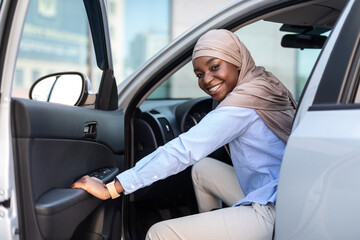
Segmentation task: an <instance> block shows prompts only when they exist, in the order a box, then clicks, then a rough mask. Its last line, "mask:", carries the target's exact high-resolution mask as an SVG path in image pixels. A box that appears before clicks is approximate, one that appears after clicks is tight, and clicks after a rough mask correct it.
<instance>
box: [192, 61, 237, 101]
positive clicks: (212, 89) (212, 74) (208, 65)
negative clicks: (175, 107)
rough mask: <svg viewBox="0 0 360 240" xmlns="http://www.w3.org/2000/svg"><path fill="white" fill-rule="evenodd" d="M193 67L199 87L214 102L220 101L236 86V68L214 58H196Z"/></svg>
mask: <svg viewBox="0 0 360 240" xmlns="http://www.w3.org/2000/svg"><path fill="white" fill-rule="evenodd" d="M193 67H194V72H195V75H196V77H197V78H198V84H199V87H200V88H201V89H202V90H203V91H204V92H206V93H207V94H209V95H210V96H211V97H212V98H213V99H214V100H215V101H218V102H220V101H222V100H223V99H224V98H225V97H226V95H227V94H228V93H229V92H231V91H232V90H233V89H234V87H235V86H236V84H237V81H238V77H239V70H238V67H236V66H235V65H233V64H231V63H228V62H226V61H224V60H221V59H219V58H215V57H198V58H196V59H194V60H193Z"/></svg>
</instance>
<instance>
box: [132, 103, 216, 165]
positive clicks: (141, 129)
mask: <svg viewBox="0 0 360 240" xmlns="http://www.w3.org/2000/svg"><path fill="white" fill-rule="evenodd" d="M212 108H213V100H212V99H211V98H210V97H202V98H196V99H191V100H183V99H182V100H146V101H145V102H144V103H143V104H142V105H141V106H140V108H139V109H138V112H137V114H136V118H135V120H134V136H135V139H134V148H135V161H138V160H140V159H141V158H142V157H144V156H146V155H147V154H149V153H151V152H153V151H154V150H155V149H156V148H158V147H159V146H161V145H164V144H166V143H167V142H169V141H171V140H172V139H173V138H176V137H177V136H179V135H180V134H181V133H184V132H186V131H188V130H189V129H190V128H191V127H193V126H195V125H196V124H198V123H199V122H200V121H201V119H202V118H203V117H205V116H206V114H207V113H209V112H210V111H211V110H212Z"/></svg>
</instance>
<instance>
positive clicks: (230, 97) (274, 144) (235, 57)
mask: <svg viewBox="0 0 360 240" xmlns="http://www.w3.org/2000/svg"><path fill="white" fill-rule="evenodd" d="M192 59H193V60H192V61H193V67H194V72H195V74H196V76H197V78H198V83H199V86H200V88H201V89H202V90H203V91H205V92H206V93H207V94H209V95H210V96H211V97H212V98H213V99H214V100H215V101H217V102H220V104H219V105H218V107H217V108H216V109H215V110H213V111H211V112H210V113H209V114H208V115H207V116H206V117H205V118H204V119H203V120H201V122H200V123H199V124H198V125H196V126H195V127H193V128H192V129H190V130H189V131H188V132H186V133H184V134H181V135H180V136H179V137H177V138H175V139H174V140H172V141H170V142H169V143H167V144H166V145H164V146H163V147H160V148H158V149H157V150H156V151H154V152H153V153H151V154H150V155H148V156H146V157H145V158H143V159H142V160H140V161H139V162H138V163H137V164H136V166H135V167H133V168H132V169H129V170H127V171H125V172H123V173H121V174H119V175H118V176H117V178H116V180H115V182H114V183H113V184H110V185H109V186H105V185H104V184H103V183H102V182H101V181H98V180H97V179H93V178H90V177H86V176H85V177H83V178H82V179H81V180H79V181H78V182H76V183H75V184H74V185H73V187H74V188H83V189H85V190H87V191H88V192H89V193H91V194H93V195H95V196H96V197H99V198H101V199H107V198H110V195H111V197H116V196H117V195H118V193H121V192H124V193H125V194H129V193H132V192H134V191H136V190H137V189H139V188H141V187H144V186H147V185H150V184H151V183H153V182H155V181H157V180H160V179H163V178H166V177H168V176H170V175H172V174H176V173H178V172H180V171H182V170H184V169H185V168H186V167H187V166H189V165H192V164H194V163H197V164H196V165H195V166H194V167H193V171H192V175H193V176H192V177H193V183H194V187H195V193H196V197H197V200H198V205H199V211H200V212H201V213H200V214H196V215H192V216H187V217H183V218H179V219H172V220H168V221H164V222H160V223H157V224H155V225H154V226H152V227H151V228H150V230H149V231H148V233H147V239H270V238H271V236H272V232H273V226H274V221H275V200H276V191H277V183H278V177H279V170H280V164H281V159H282V156H283V152H284V148H285V145H286V142H287V139H288V136H289V134H290V130H291V124H292V120H293V116H294V113H295V108H296V103H295V101H294V99H293V97H292V95H291V93H290V92H289V91H288V90H287V89H286V88H285V87H284V86H283V85H282V83H281V82H280V81H279V80H278V79H277V78H276V77H275V76H273V75H272V74H271V73H270V72H267V71H265V69H264V68H263V67H256V66H255V63H254V61H253V59H252V57H251V55H250V53H249V51H248V50H247V49H246V47H245V46H244V45H243V44H242V43H241V42H240V40H239V39H238V37H237V36H236V35H235V34H234V33H232V32H230V31H227V30H222V29H221V30H211V31H209V32H208V33H206V34H205V35H204V36H202V37H201V38H200V39H199V41H198V42H197V44H196V46H195V48H194V52H193V57H192ZM225 144H228V145H229V147H230V152H231V158H232V162H233V166H234V167H231V166H228V165H226V164H224V163H221V162H219V161H217V160H214V159H211V158H205V159H203V158H204V157H206V156H207V155H208V154H210V153H211V152H213V151H214V150H215V149H217V148H219V147H221V146H223V145H225ZM201 159H203V160H202V161H200V160H201ZM221 201H224V202H225V203H226V204H227V205H229V206H233V207H228V208H223V209H220V210H216V211H210V210H212V209H214V208H219V207H220V206H221V205H220V203H221Z"/></svg>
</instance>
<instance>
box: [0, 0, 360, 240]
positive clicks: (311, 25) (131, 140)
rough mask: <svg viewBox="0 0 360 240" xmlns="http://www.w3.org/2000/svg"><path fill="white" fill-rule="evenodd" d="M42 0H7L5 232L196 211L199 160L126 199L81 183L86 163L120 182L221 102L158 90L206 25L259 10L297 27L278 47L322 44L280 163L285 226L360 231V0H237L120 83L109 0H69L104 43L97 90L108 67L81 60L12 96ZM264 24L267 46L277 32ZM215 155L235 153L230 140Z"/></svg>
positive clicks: (61, 229)
mask: <svg viewBox="0 0 360 240" xmlns="http://www.w3.org/2000/svg"><path fill="white" fill-rule="evenodd" d="M36 2H37V1H36V0H33V1H30V0H2V1H1V5H0V7H1V8H0V36H1V38H0V83H1V85H0V91H1V92H0V93H1V96H0V97H1V98H0V132H1V135H0V143H1V144H0V166H1V168H0V203H1V205H0V238H1V239H99V240H100V239H143V238H144V236H145V233H146V231H147V229H148V228H149V227H150V226H151V225H152V224H154V223H155V222H157V221H161V220H164V219H169V218H175V217H180V216H185V215H189V214H194V213H197V206H196V201H195V197H194V193H193V189H192V183H191V178H190V168H188V169H186V170H185V171H183V172H181V173H179V174H177V175H175V176H172V177H169V178H168V179H166V180H162V181H159V182H156V183H154V184H153V185H151V186H149V187H147V188H145V189H142V190H140V191H138V192H136V193H135V194H131V195H127V196H122V197H121V198H119V199H117V200H114V201H111V200H108V201H101V200H99V199H96V198H94V197H92V196H90V195H89V194H88V193H86V192H85V191H83V190H80V189H70V185H71V184H72V183H73V182H74V181H75V180H77V179H78V178H79V177H81V176H83V175H84V174H91V175H93V176H96V177H99V178H101V179H103V181H104V182H107V181H109V180H111V179H113V177H114V176H115V175H116V174H118V173H119V172H121V171H124V170H125V169H128V168H130V167H131V166H133V165H134V164H135V163H136V161H137V160H139V159H140V158H141V157H142V156H145V155H146V154H148V153H150V152H152V151H153V150H155V149H156V148H157V147H158V146H160V145H162V144H164V143H166V142H168V141H170V140H171V139H173V138H174V137H176V136H178V135H179V134H181V133H182V132H185V131H187V130H188V129H189V128H191V127H192V126H193V125H195V124H196V123H197V122H198V121H200V120H201V118H202V117H203V116H204V115H205V114H206V113H208V112H209V111H211V109H212V100H211V99H210V98H208V97H204V98H194V99H168V98H158V99H154V98H152V97H151V96H152V95H151V94H152V93H154V92H156V90H157V89H159V88H161V87H164V85H165V86H169V85H171V81H172V77H173V76H174V75H176V74H177V73H178V72H180V71H185V72H186V71H187V72H188V71H190V72H191V71H192V70H191V69H188V68H186V66H187V65H186V64H187V63H189V62H190V60H191V53H192V49H193V47H194V45H195V43H196V41H197V39H198V38H199V37H200V36H201V35H202V34H204V33H205V32H207V31H208V30H210V29H215V28H225V29H229V30H231V31H234V32H236V33H238V32H239V31H242V30H243V29H246V28H248V27H251V26H254V25H255V24H257V23H258V22H265V23H269V24H273V23H276V24H279V26H282V27H281V29H278V28H277V29H269V31H270V32H274V33H275V32H276V33H278V32H279V31H283V33H284V34H286V35H285V36H284V37H282V43H280V41H279V42H278V45H277V46H278V47H279V48H283V47H287V48H300V49H305V51H306V49H308V48H317V49H321V52H320V55H319V56H318V55H315V57H313V59H312V60H313V61H314V62H315V64H311V69H312V70H311V74H310V75H309V77H308V78H306V79H305V81H306V85H305V87H304V88H302V87H301V88H299V89H300V90H299V93H301V97H300V98H299V106H298V110H297V113H296V117H295V120H294V124H293V130H292V134H291V136H290V138H289V142H288V144H287V147H286V151H285V155H284V158H283V164H282V168H281V172H280V179H279V186H278V196H277V201H276V224H275V236H274V238H275V239H284V240H285V239H359V238H360V228H359V227H358V226H357V216H358V215H359V213H360V207H359V205H358V203H359V202H360V193H358V190H359V189H360V175H359V174H358V171H359V169H360V158H359V155H360V154H359V151H360V150H359V149H360V124H359V123H358V119H357V118H356V117H359V119H360V105H359V103H360V94H359V91H360V90H358V85H359V84H360V73H359V69H360V45H359V42H360V1H356V0H349V1H346V0H310V1H309V0H307V1H305V0H296V1H294V0H251V1H250V0H244V1H235V2H234V3H232V4H230V5H229V6H227V7H226V8H224V9H222V10H221V11H219V12H217V13H216V14H214V15H212V16H209V17H208V18H207V19H205V20H204V21H203V22H201V23H199V24H197V25H196V26H194V27H192V28H191V29H189V30H188V31H187V32H185V33H184V34H182V35H181V36H180V37H178V38H177V39H175V40H174V41H173V42H171V43H170V44H169V45H168V46H167V47H165V48H164V49H162V50H161V51H160V52H159V53H157V54H156V55H155V56H154V57H153V58H151V59H150V60H149V61H148V62H146V63H145V64H143V65H142V66H141V67H140V68H138V70H136V71H135V72H134V73H133V74H132V75H131V76H130V77H128V78H127V79H126V80H125V81H123V82H122V83H121V84H120V85H119V86H116V82H115V77H114V73H113V70H114V68H113V61H112V50H111V47H110V42H111V40H110V37H109V27H108V17H107V9H106V1H105V0H93V1H91V0H84V1H80V0H73V1H72V4H73V6H74V7H73V9H71V11H70V9H69V12H74V11H75V13H76V11H77V10H74V9H75V8H76V7H79V9H81V11H82V14H83V16H84V24H85V25H86V26H88V27H89V29H90V30H91V37H92V40H93V41H92V42H93V45H91V44H87V45H81V44H82V43H84V42H86V43H88V41H85V40H84V41H83V39H79V38H76V37H73V36H70V35H69V36H67V37H68V39H70V40H71V41H72V42H73V43H74V44H79V45H74V47H73V48H72V49H71V50H72V51H75V52H76V50H79V49H87V47H90V48H92V51H93V52H94V53H95V57H94V59H95V60H96V63H95V65H96V67H97V74H98V76H100V78H101V79H100V80H101V82H100V84H99V86H98V87H96V89H95V90H94V89H92V90H90V87H91V86H90V83H89V82H90V81H91V82H93V81H92V79H91V78H93V77H95V76H96V74H94V75H92V76H86V75H85V74H84V71H82V70H81V68H80V69H78V68H75V69H74V67H72V65H69V66H68V67H67V68H66V69H65V71H62V72H50V74H47V75H46V76H42V77H40V78H39V80H38V81H37V82H35V83H34V84H33V85H32V87H31V89H28V90H29V91H30V93H29V94H30V95H29V96H30V98H31V99H27V98H19V97H13V95H12V89H13V88H14V86H15V85H16V84H17V82H18V81H21V80H22V79H21V75H19V74H17V73H16V70H15V69H16V65H17V64H23V63H22V62H21V61H20V60H19V59H17V58H18V53H19V52H20V51H19V49H20V48H21V47H34V46H35V45H32V42H31V41H27V42H26V39H25V40H23V38H22V35H24V36H25V35H26V34H25V33H29V32H30V33H33V32H36V31H37V30H38V29H37V28H36V26H35V25H31V24H29V25H25V23H26V22H27V21H29V20H28V19H27V18H26V16H27V13H28V12H30V11H32V9H33V7H34V5H32V4H35V3H36ZM75 6H76V7H75ZM45 12H46V11H45ZM46 14H51V11H50V12H46ZM79 14H80V11H79ZM38 20H39V22H40V23H41V22H42V21H43V20H42V19H40V18H39V19H38ZM262 20H264V21H262ZM43 22H44V21H43ZM73 24H74V26H75V25H76V24H77V23H75V22H74V23H73ZM24 26H26V27H24ZM46 34H47V36H55V37H56V36H60V35H62V32H61V31H60V32H58V31H55V30H54V31H51V30H49V31H47V32H46ZM46 34H45V35H46ZM257 34H258V35H260V37H258V38H259V40H263V42H264V43H265V44H264V45H265V46H266V39H267V35H266V34H269V32H266V34H262V32H257ZM45 35H44V36H40V38H41V37H44V38H46V37H47V36H45ZM40 40H41V39H40ZM40 40H39V41H40ZM44 43H46V42H45V41H44ZM257 44H258V43H257ZM112 45H113V46H114V45H116V43H114V42H112ZM281 46H283V47H281ZM43 47H44V48H45V49H48V48H46V46H45V45H44V46H43ZM48 50H49V51H57V50H55V49H48ZM268 50H269V51H271V50H273V46H268ZM59 51H60V50H59ZM72 51H69V54H71V53H73V52H72ZM19 55H21V52H20V54H19ZM263 55H264V57H265V56H266V55H267V53H266V51H264V53H263ZM76 56H79V59H76V61H86V60H84V59H83V58H82V57H83V56H82V55H76ZM51 60H52V59H47V61H48V62H49V63H51ZM95 60H94V62H95ZM274 61H275V60H274ZM28 64H30V63H28ZM34 64H35V63H34ZM44 64H46V63H44ZM282 64H283V65H284V67H283V68H285V71H288V72H291V71H294V69H286V66H287V65H286V62H285V61H284V62H283V63H282ZM270 71H271V69H270ZM89 78H90V79H89ZM195 87H196V86H195ZM302 89H303V90H302ZM177 90H178V91H188V89H185V88H181V87H178V89H177ZM71 105H73V106H71ZM212 156H214V157H220V158H221V159H224V161H228V159H226V157H224V152H223V150H222V149H219V150H218V151H216V152H214V153H213V155H212Z"/></svg>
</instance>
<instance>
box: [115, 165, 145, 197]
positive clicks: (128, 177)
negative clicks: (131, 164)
mask: <svg viewBox="0 0 360 240" xmlns="http://www.w3.org/2000/svg"><path fill="white" fill-rule="evenodd" d="M116 178H117V179H118V180H119V182H120V184H121V186H122V187H123V189H124V194H125V195H127V194H130V193H133V192H135V191H136V190H138V189H139V188H142V187H143V185H144V184H143V183H142V182H141V180H140V179H139V178H138V177H137V174H136V173H135V172H134V170H133V169H129V170H126V171H124V172H122V173H120V174H119V175H117V176H116Z"/></svg>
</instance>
